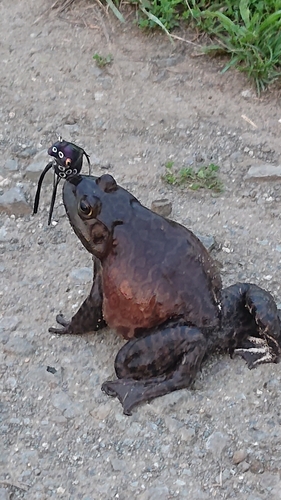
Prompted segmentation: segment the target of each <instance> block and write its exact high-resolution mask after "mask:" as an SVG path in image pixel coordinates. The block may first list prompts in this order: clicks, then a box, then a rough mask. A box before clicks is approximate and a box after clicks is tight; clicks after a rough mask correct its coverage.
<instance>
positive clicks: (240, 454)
mask: <svg viewBox="0 0 281 500" xmlns="http://www.w3.org/2000/svg"><path fill="white" fill-rule="evenodd" d="M246 458H247V452H246V450H236V451H235V452H234V454H233V458H232V462H233V463H234V465H237V464H240V462H243V460H245V459H246Z"/></svg>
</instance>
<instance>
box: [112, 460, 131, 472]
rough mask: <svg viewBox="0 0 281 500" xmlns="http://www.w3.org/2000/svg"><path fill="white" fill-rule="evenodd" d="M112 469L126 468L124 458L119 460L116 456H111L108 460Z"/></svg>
mask: <svg viewBox="0 0 281 500" xmlns="http://www.w3.org/2000/svg"><path fill="white" fill-rule="evenodd" d="M110 462H111V465H112V469H113V470H115V471H121V470H123V471H124V470H127V464H126V462H125V460H119V459H118V458H112V459H111V460H110Z"/></svg>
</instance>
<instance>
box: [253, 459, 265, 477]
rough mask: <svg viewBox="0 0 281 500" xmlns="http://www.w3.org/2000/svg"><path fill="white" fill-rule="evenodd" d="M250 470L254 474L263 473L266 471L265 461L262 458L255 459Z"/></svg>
mask: <svg viewBox="0 0 281 500" xmlns="http://www.w3.org/2000/svg"><path fill="white" fill-rule="evenodd" d="M250 471H251V472H252V473H253V474H262V473H263V472H264V466H263V463H262V462H261V461H260V460H255V459H254V460H253V461H252V463H251V465H250Z"/></svg>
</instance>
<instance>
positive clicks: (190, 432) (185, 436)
mask: <svg viewBox="0 0 281 500" xmlns="http://www.w3.org/2000/svg"><path fill="white" fill-rule="evenodd" d="M180 437H181V439H182V440H183V441H186V442H187V443H189V442H191V441H193V439H194V438H195V437H196V432H195V429H193V428H192V427H189V428H188V429H186V427H184V428H182V429H181V430H180Z"/></svg>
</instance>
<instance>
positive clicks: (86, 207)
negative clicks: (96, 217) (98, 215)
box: [79, 200, 93, 217]
mask: <svg viewBox="0 0 281 500" xmlns="http://www.w3.org/2000/svg"><path fill="white" fill-rule="evenodd" d="M79 211H80V212H82V214H83V215H86V216H87V217H90V216H91V215H92V213H93V209H92V207H91V205H90V203H89V202H88V201H87V200H80V203H79Z"/></svg>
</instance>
